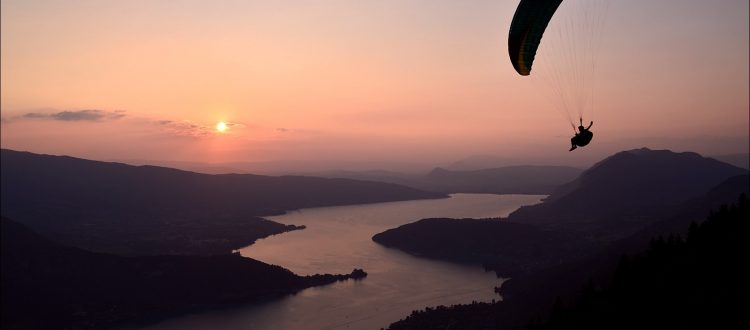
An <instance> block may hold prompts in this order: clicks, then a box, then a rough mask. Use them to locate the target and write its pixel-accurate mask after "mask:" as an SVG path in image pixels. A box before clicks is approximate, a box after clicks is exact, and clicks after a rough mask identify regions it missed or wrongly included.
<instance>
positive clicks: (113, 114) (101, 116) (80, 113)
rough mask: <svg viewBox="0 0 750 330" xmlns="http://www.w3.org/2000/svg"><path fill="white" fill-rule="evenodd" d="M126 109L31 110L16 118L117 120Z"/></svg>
mask: <svg viewBox="0 0 750 330" xmlns="http://www.w3.org/2000/svg"><path fill="white" fill-rule="evenodd" d="M125 116H126V115H125V111H123V110H115V111H107V110H97V109H85V110H65V111H60V112H55V113H41V112H29V113H26V114H23V115H20V116H18V117H15V118H14V119H51V120H60V121H92V122H100V121H106V120H117V119H120V118H122V117H125Z"/></svg>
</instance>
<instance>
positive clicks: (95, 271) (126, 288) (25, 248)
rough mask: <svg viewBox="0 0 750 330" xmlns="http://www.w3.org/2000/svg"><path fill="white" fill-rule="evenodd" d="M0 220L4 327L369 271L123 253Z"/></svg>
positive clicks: (201, 300) (138, 315) (153, 310)
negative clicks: (304, 271)
mask: <svg viewBox="0 0 750 330" xmlns="http://www.w3.org/2000/svg"><path fill="white" fill-rule="evenodd" d="M1 223H2V291H1V296H2V328H3V329H101V328H107V327H110V326H114V325H120V324H123V323H126V322H130V323H132V322H147V321H154V320H158V319H160V318H163V317H167V316H171V315H175V314H179V313H186V312H195V311H201V310H205V309H211V308H218V307H223V306H231V305H236V304H241V303H252V302H261V301H267V300H269V299H275V298H280V297H283V296H285V295H288V294H294V293H296V292H298V291H300V290H302V289H305V288H308V287H311V286H317V285H324V284H329V283H333V282H335V281H341V280H347V279H350V278H354V279H358V278H362V277H365V276H366V275H367V274H366V273H365V272H364V271H363V270H361V269H355V270H354V271H353V272H352V274H349V275H328V274H326V275H314V276H298V275H295V274H293V273H292V272H290V271H289V270H287V269H284V268H282V267H279V266H274V265H268V264H265V263H263V262H260V261H257V260H253V259H249V258H244V257H242V256H240V255H239V254H226V255H217V256H204V257H199V256H153V257H120V256H115V255H110V254H104V253H93V252H88V251H84V250H81V249H78V248H74V247H68V246H63V245H60V244H57V243H55V242H53V241H50V240H48V239H46V238H43V237H41V236H39V235H37V234H36V233H34V232H32V231H30V230H29V229H28V228H26V227H25V226H23V225H22V224H19V223H17V222H14V221H12V220H9V219H7V218H2V222H1Z"/></svg>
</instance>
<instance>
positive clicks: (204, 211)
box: [0, 149, 444, 254]
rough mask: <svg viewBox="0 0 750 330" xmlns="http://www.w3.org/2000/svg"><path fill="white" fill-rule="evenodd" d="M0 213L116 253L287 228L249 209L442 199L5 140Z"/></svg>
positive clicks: (207, 243) (236, 240) (226, 241)
mask: <svg viewBox="0 0 750 330" xmlns="http://www.w3.org/2000/svg"><path fill="white" fill-rule="evenodd" d="M1 152H2V154H1V155H0V156H1V157H0V161H1V168H2V177H1V181H0V182H1V184H0V187H1V193H2V203H1V206H2V210H3V215H5V216H8V217H11V218H13V219H16V220H17V221H19V222H22V223H25V224H27V225H29V226H30V227H31V228H33V229H35V230H38V231H39V232H40V233H43V234H45V235H47V236H49V237H53V238H54V239H56V240H59V241H61V242H64V243H66V244H70V245H75V246H79V247H84V248H87V249H92V250H96V251H102V252H116V253H123V254H168V253H171V254H206V253H225V252H228V251H230V250H231V249H235V248H239V247H241V246H244V245H247V244H250V243H252V242H253V241H254V240H256V239H257V238H261V237H265V236H267V235H272V234H276V233H280V232H284V231H287V230H291V229H296V227H293V226H292V227H288V226H284V225H281V224H278V223H274V222H271V221H266V220H262V219H260V218H257V217H255V216H260V215H271V214H280V213H282V212H284V211H286V210H294V209H299V208H307V207H317V206H333V205H346V204H360V203H375V202H386V201H398V200H410V199H423V198H439V197H444V195H443V194H438V193H431V192H425V191H419V190H416V189H413V188H408V187H404V186H399V185H395V184H385V183H376V182H367V181H358V180H349V179H324V178H314V177H301V176H282V177H271V176H261V175H252V174H225V175H208V174H199V173H193V172H186V171H181V170H175V169H169V168H162V167H154V166H131V165H125V164H119V163H105V162H98V161H91V160H84V159H78V158H72V157H65V156H49V155H38V154H33V153H28V152H18V151H12V150H7V149H3V150H2V151H1Z"/></svg>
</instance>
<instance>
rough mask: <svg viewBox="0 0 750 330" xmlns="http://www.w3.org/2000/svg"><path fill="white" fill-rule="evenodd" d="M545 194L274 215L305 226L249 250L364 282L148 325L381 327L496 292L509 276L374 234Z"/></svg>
mask: <svg viewBox="0 0 750 330" xmlns="http://www.w3.org/2000/svg"><path fill="white" fill-rule="evenodd" d="M544 197H545V196H543V195H490V194H453V195H451V197H450V198H444V199H433V200H418V201H405V202H390V203H378V204H365V205H351V206H336V207H321V208H312V209H302V210H299V211H292V212H289V213H287V214H284V215H281V216H273V217H267V218H268V219H270V220H273V221H277V222H280V223H283V224H295V225H305V226H307V228H306V229H304V230H298V231H292V232H288V233H284V234H280V235H275V236H271V237H268V238H265V239H262V240H258V241H257V242H256V243H255V244H253V245H251V246H248V247H245V248H243V249H240V250H239V251H240V253H241V254H242V255H243V256H246V257H249V258H254V259H257V260H261V261H263V262H266V263H270V264H276V265H280V266H282V267H285V268H287V269H289V270H291V271H293V272H295V273H297V274H300V275H310V274H316V273H345V274H348V273H350V272H351V271H352V269H354V268H363V269H364V270H365V271H366V272H367V273H368V276H367V277H366V278H364V279H363V280H360V281H353V280H349V281H345V282H338V283H335V284H332V285H327V286H321V287H315V288H309V289H306V290H303V291H301V292H299V293H297V294H295V295H290V296H287V297H285V298H282V299H278V300H275V301H272V302H268V303H263V304H256V305H248V306H243V307H238V308H232V309H225V310H220V311H211V312H206V313H201V314H193V315H187V316H182V317H177V318H174V319H169V320H165V321H163V322H161V323H158V324H155V325H152V326H149V327H147V328H146V329H152V330H157V329H159V330H164V329H380V328H382V327H387V326H388V325H389V324H390V323H393V322H395V321H398V320H399V319H402V318H404V317H406V316H407V315H409V314H410V313H411V311H413V310H415V309H423V308H424V307H426V306H437V305H451V304H458V303H471V302H472V301H491V300H492V299H496V300H499V299H500V297H499V296H498V295H496V294H495V293H494V291H493V289H494V287H495V286H500V285H501V284H502V282H503V279H500V278H497V277H496V276H495V273H494V272H485V271H484V269H483V268H482V267H480V266H477V265H460V264H454V263H448V262H441V261H435V260H428V259H422V258H417V257H413V256H411V255H409V254H406V253H402V252H399V251H398V250H394V249H388V248H384V247H382V246H381V245H379V244H377V243H375V242H373V241H372V236H373V235H375V234H377V233H379V232H382V231H385V230H387V229H390V228H394V227H397V226H400V225H403V224H406V223H410V222H414V221H417V220H420V219H424V218H433V217H449V218H490V217H504V216H507V215H508V214H509V213H510V212H512V211H514V210H516V209H517V208H519V207H520V206H523V205H530V204H536V203H539V202H541V199H542V198H544Z"/></svg>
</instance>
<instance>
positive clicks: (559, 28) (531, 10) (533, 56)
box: [508, 0, 607, 151]
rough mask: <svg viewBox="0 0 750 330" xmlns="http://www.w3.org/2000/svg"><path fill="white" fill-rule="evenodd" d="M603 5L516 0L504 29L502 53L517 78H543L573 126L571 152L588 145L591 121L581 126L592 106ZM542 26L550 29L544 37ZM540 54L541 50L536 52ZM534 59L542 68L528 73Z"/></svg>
mask: <svg viewBox="0 0 750 330" xmlns="http://www.w3.org/2000/svg"><path fill="white" fill-rule="evenodd" d="M606 7H607V2H606V1H604V0H576V1H566V2H565V4H563V1H562V0H521V2H520V3H519V4H518V7H517V8H516V12H515V14H514V15H513V21H512V22H511V25H510V30H509V33H508V54H509V56H510V62H511V64H512V65H513V68H514V69H515V70H516V72H518V74H520V75H521V76H531V77H538V79H539V80H541V81H543V82H544V83H545V84H546V86H547V87H548V88H549V89H550V91H551V94H553V98H554V100H553V103H554V104H555V106H556V107H557V108H558V110H559V111H560V113H561V114H563V116H566V117H567V119H568V121H569V123H570V125H571V126H572V127H573V132H574V133H575V136H574V137H573V138H572V139H571V148H570V150H571V151H572V150H574V149H576V148H577V147H583V146H586V145H588V144H589V142H591V139H592V138H593V133H592V132H591V131H590V130H589V129H590V128H591V124H593V121H591V124H590V125H589V127H587V128H586V127H583V118H584V115H587V117H590V115H591V112H593V108H594V106H593V86H594V85H593V83H592V80H593V77H594V71H595V69H596V57H595V56H594V55H595V51H596V49H597V47H598V42H599V39H600V31H601V27H602V25H603V23H604V12H605V10H606ZM553 18H554V19H553ZM548 26H549V27H550V29H548ZM546 30H550V31H547V32H546V35H545V31H546ZM550 34H551V35H550ZM543 37H544V39H545V41H544V42H542V38H543ZM540 53H543V54H541V55H539V56H538V54H540ZM535 60H537V62H540V61H541V62H540V63H539V64H541V66H542V67H541V68H539V70H535V71H534V74H532V68H534V65H535V64H534V62H535ZM539 64H537V66H538V65H539ZM576 117H577V119H578V121H579V122H580V125H579V126H578V131H576V125H575V124H574V119H573V118H576ZM587 119H588V118H587Z"/></svg>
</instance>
